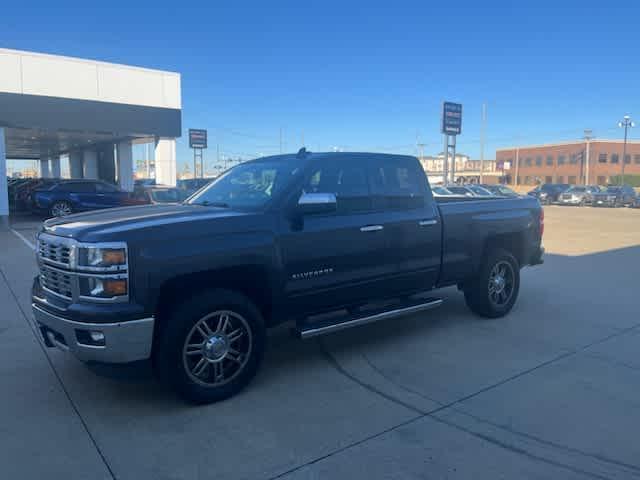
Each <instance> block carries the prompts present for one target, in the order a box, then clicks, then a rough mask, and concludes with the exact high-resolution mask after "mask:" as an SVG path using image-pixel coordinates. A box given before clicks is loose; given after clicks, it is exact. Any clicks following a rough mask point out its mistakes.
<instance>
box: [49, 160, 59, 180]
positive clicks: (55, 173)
mask: <svg viewBox="0 0 640 480" xmlns="http://www.w3.org/2000/svg"><path fill="white" fill-rule="evenodd" d="M50 161H51V178H60V156H56V157H51V159H50Z"/></svg>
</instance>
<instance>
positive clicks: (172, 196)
mask: <svg viewBox="0 0 640 480" xmlns="http://www.w3.org/2000/svg"><path fill="white" fill-rule="evenodd" d="M187 197H188V194H187V193H186V192H185V190H181V189H179V188H174V187H166V186H162V185H153V186H150V187H143V188H135V189H134V191H133V198H134V199H135V200H138V201H140V203H145V204H148V203H151V204H154V205H155V204H159V203H180V202H183V201H184V200H186V198H187Z"/></svg>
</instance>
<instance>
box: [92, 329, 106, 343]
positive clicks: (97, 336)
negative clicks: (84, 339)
mask: <svg viewBox="0 0 640 480" xmlns="http://www.w3.org/2000/svg"><path fill="white" fill-rule="evenodd" d="M89 336H90V337H91V340H93V341H94V342H96V343H97V342H102V343H104V333H102V332H89Z"/></svg>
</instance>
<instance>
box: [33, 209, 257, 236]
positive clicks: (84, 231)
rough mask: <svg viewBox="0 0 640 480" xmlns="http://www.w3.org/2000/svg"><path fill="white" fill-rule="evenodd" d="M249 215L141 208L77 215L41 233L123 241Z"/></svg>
mask: <svg viewBox="0 0 640 480" xmlns="http://www.w3.org/2000/svg"><path fill="white" fill-rule="evenodd" d="M245 215H248V214H247V213H246V212H240V211H236V210H231V209H228V208H218V207H210V206H207V207H204V206H201V205H186V204H181V205H140V206H133V207H122V208H109V209H105V210H95V211H92V212H88V213H78V214H74V215H69V216H67V217H63V218H52V219H49V220H47V221H45V222H44V224H43V231H44V232H46V233H50V234H53V235H58V236H62V237H68V238H74V239H76V240H80V241H87V242H93V241H111V240H114V239H122V240H126V239H127V237H128V236H130V235H131V234H133V233H134V232H135V233H140V232H148V231H149V230H153V231H154V233H158V232H159V231H162V230H165V229H167V230H168V229H171V230H173V232H175V231H176V229H175V228H172V227H174V226H176V225H179V224H181V223H187V222H189V223H190V224H193V223H200V222H198V221H199V220H202V221H210V220H213V219H223V218H233V217H238V216H245Z"/></svg>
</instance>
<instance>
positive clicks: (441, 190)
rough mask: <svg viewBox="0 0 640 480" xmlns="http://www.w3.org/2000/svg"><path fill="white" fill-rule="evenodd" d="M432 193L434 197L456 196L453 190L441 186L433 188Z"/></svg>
mask: <svg viewBox="0 0 640 480" xmlns="http://www.w3.org/2000/svg"><path fill="white" fill-rule="evenodd" d="M431 193H433V196H434V197H446V196H451V195H455V194H454V193H453V192H452V191H451V190H448V189H447V188H445V187H443V186H440V185H438V186H435V187H432V188H431Z"/></svg>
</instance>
